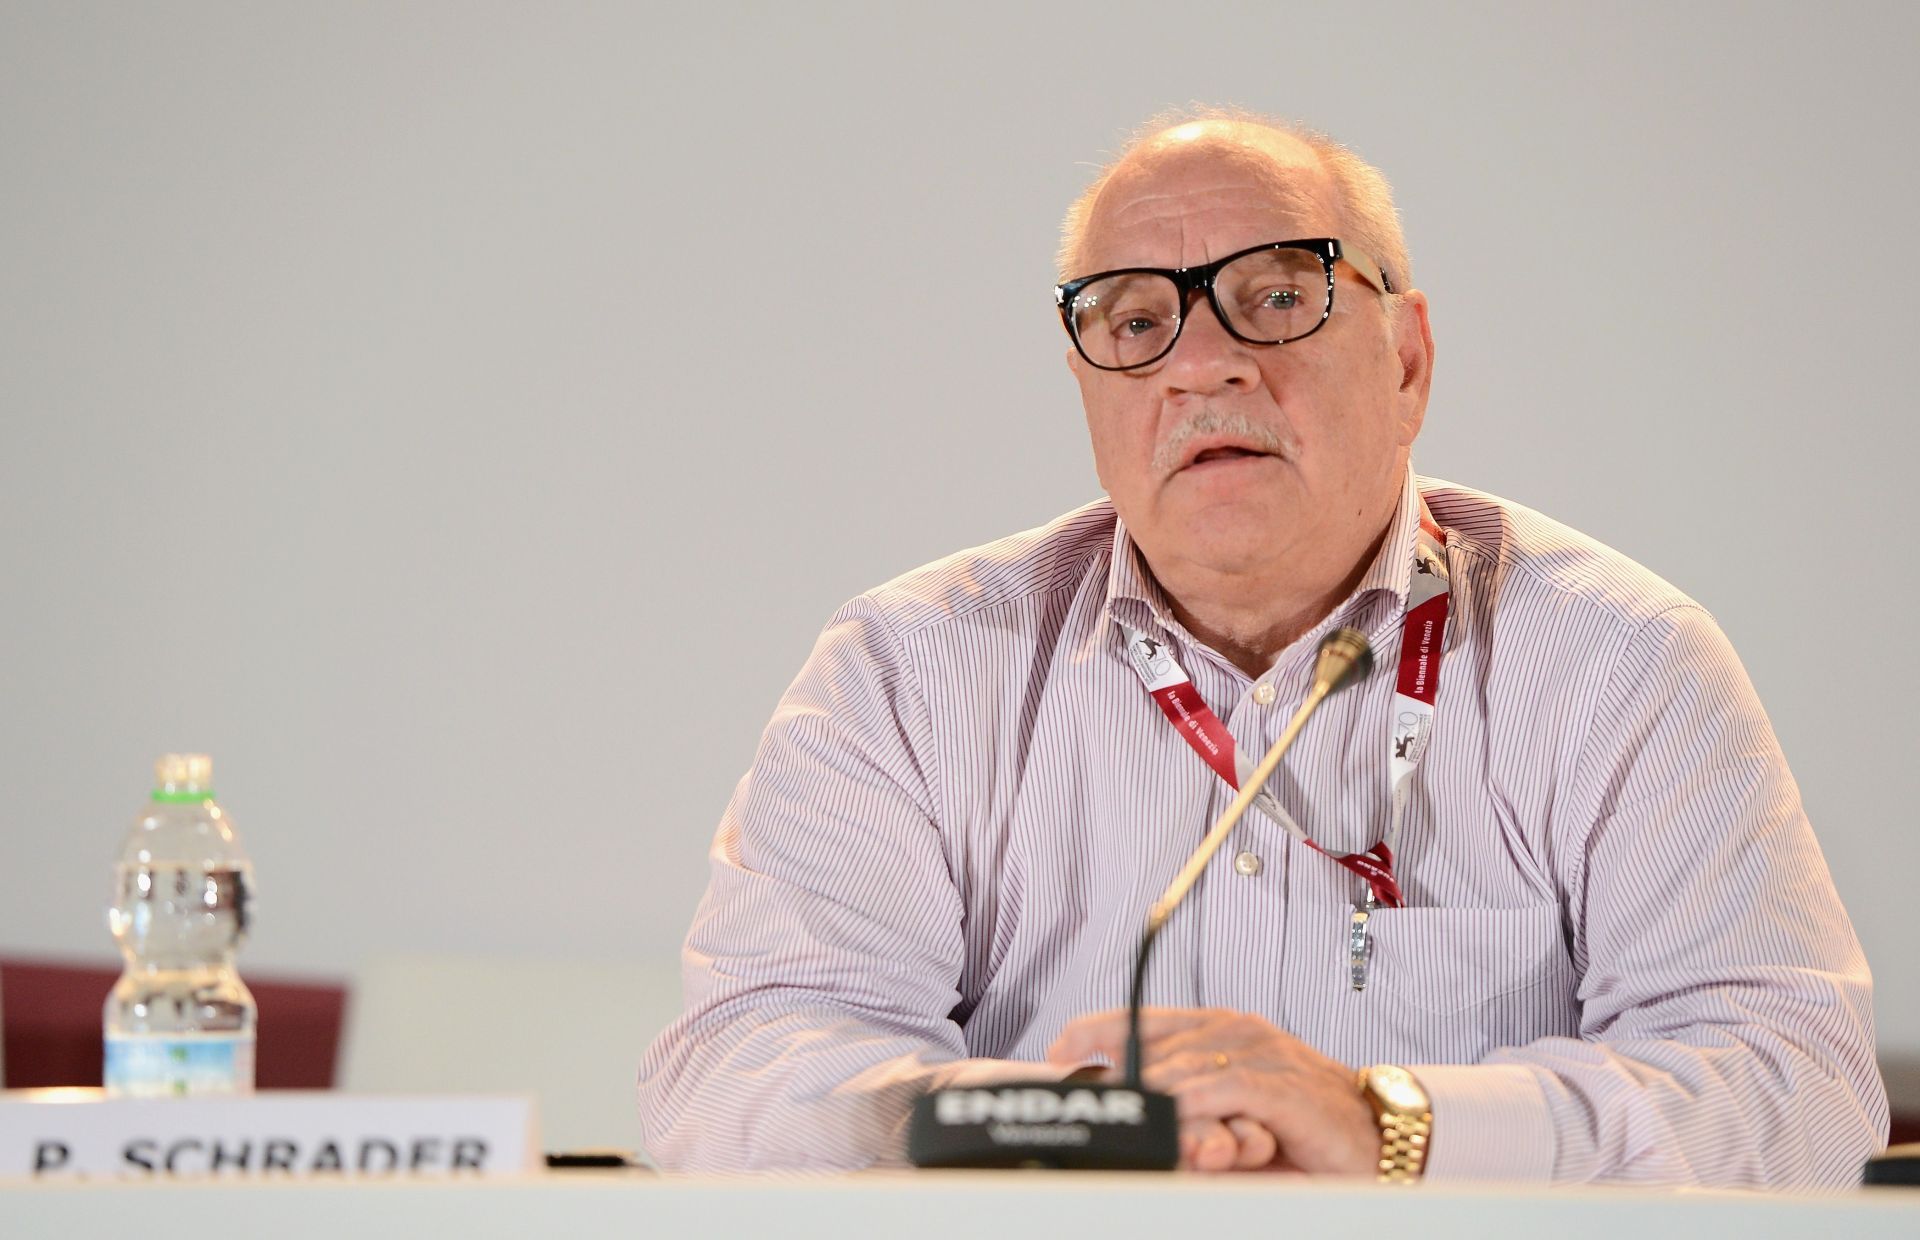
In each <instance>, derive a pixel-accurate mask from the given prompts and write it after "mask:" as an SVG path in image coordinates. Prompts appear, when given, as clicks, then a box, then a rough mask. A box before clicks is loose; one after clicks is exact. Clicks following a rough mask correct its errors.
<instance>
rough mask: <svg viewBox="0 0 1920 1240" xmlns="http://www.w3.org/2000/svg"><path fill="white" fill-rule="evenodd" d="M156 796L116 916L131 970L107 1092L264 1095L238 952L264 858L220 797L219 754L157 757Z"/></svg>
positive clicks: (139, 832)
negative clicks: (258, 859) (246, 845)
mask: <svg viewBox="0 0 1920 1240" xmlns="http://www.w3.org/2000/svg"><path fill="white" fill-rule="evenodd" d="M154 776H155V781H156V782H155V787H154V790H153V803H152V805H150V806H149V807H148V808H147V812H146V813H145V814H143V815H141V817H140V819H139V821H137V822H135V823H134V824H133V830H132V831H130V832H128V833H127V839H126V843H125V844H124V845H122V846H121V849H120V862H119V866H118V868H117V869H116V871H115V876H114V878H115V881H114V894H113V905H112V907H111V908H110V909H109V910H108V914H107V923H108V925H109V926H110V927H111V928H112V930H113V937H114V939H115V940H117V941H118V942H119V944H120V953H121V955H123V956H125V957H126V960H127V967H126V971H125V972H124V973H122V974H121V975H120V981H119V982H118V983H117V984H116V985H115V986H114V988H113V993H112V994H110V995H108V996H107V1007H106V1013H105V1020H104V1023H105V1032H106V1047H107V1056H106V1070H105V1073H104V1076H105V1081H106V1087H107V1095H108V1096H109V1097H120V1098H176V1097H192V1096H198V1095H204V1094H244V1093H251V1092H253V1050H254V1025H255V1021H256V1018H257V1009H256V1008H255V1006H254V1002H253V995H252V994H250V993H249V992H248V990H247V988H246V986H245V984H244V983H242V982H241V981H240V975H239V974H238V973H235V972H234V970H233V953H234V951H235V949H236V948H238V947H239V946H240V941H241V940H242V939H243V938H245V937H246V933H247V912H248V908H247V905H248V900H249V899H250V897H251V895H252V889H253V866H252V864H251V863H250V862H249V861H248V860H247V857H246V854H245V853H244V852H242V851H241V849H240V841H239V840H237V839H236V838H234V834H233V823H232V822H231V821H229V819H228V818H227V815H226V811H224V810H222V809H221V808H220V807H219V806H218V805H217V804H215V803H214V799H213V760H212V759H211V758H209V757H207V755H205V754H197V753H189V754H178V753H170V754H168V755H167V756H165V757H164V758H161V759H160V760H159V761H158V762H156V763H154Z"/></svg>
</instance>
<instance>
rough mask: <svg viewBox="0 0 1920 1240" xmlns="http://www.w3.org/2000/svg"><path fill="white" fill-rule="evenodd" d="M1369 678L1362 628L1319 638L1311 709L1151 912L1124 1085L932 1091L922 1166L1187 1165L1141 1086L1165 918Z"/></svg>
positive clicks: (918, 1124) (1172, 1127)
mask: <svg viewBox="0 0 1920 1240" xmlns="http://www.w3.org/2000/svg"><path fill="white" fill-rule="evenodd" d="M1372 670H1373V651H1372V649H1371V648H1370V647H1369V646H1368V645H1367V639H1366V638H1365V637H1364V636H1363V635H1362V634H1361V633H1359V632H1358V631H1357V630H1355V629H1336V630H1334V631H1333V632H1332V633H1329V634H1327V636H1326V637H1325V638H1324V639H1322V640H1321V642H1320V654H1319V658H1318V660H1317V661H1316V662H1315V664H1314V669H1313V687H1312V688H1311V689H1309V690H1308V691H1307V699H1306V701H1304V702H1302V703H1301V704H1300V709H1299V710H1298V711H1295V712H1294V716H1293V718H1292V719H1291V720H1289V721H1288V723H1287V727H1286V730H1285V731H1283V732H1282V733H1281V734H1280V737H1279V739H1278V740H1276V741H1274V742H1273V747H1272V748H1271V749H1269V750H1267V756H1266V757H1264V758H1262V759H1261V760H1260V765H1259V766H1257V767H1255V768H1254V771H1253V774H1252V776H1251V777H1250V778H1248V780H1247V781H1246V783H1245V784H1244V785H1243V786H1242V787H1241V788H1240V792H1239V795H1237V796H1235V797H1234V798H1233V803H1232V804H1231V805H1229V806H1227V809H1226V812H1225V813H1223V814H1221V815H1220V820H1219V821H1218V822H1216V823H1214V824H1213V829H1212V830H1210V831H1208V832H1207V835H1206V838H1205V839H1203V840H1201V841H1200V847H1198V848H1196V849H1194V851H1193V855H1192V856H1191V857H1189V858H1187V863H1186V864H1185V865H1184V866H1182V867H1180V872H1179V873H1178V874H1176V875H1174V879H1173V882H1171V883H1169V884H1168V885H1167V889H1166V891H1165V892H1164V893H1162V895H1161V896H1160V898H1159V899H1158V900H1155V901H1154V902H1153V907H1152V908H1151V909H1149V910H1148V912H1147V926H1146V930H1145V931H1144V932H1143V933H1142V934H1141V936H1140V951H1139V954H1138V955H1137V956H1136V957H1135V958H1134V964H1133V984H1132V986H1131V987H1130V988H1129V991H1128V998H1127V1062H1126V1073H1125V1080H1124V1082H1123V1083H1122V1084H1119V1085H1110V1084H1105V1083H1100V1082H1093V1081H1075V1080H1066V1081H1035V1082H1031V1083H1018V1084H1006V1085H998V1086H989V1087H984V1088H953V1089H939V1090H935V1091H933V1092H932V1093H929V1094H927V1095H926V1096H924V1097H922V1098H921V1099H919V1100H918V1101H917V1102H915V1103H914V1107H913V1117H912V1122H911V1124H910V1126H909V1128H908V1136H907V1157H908V1158H909V1159H911V1160H912V1161H913V1163H914V1165H915V1166H919V1167H1062V1168H1082V1169H1098V1170H1106V1171H1117V1170H1127V1171H1134V1170H1138V1171H1164V1170H1167V1169H1169V1168H1171V1167H1173V1166H1174V1164H1175V1163H1177V1162H1179V1161H1180V1120H1179V1115H1178V1112H1177V1111H1176V1109H1175V1106H1174V1101H1173V1098H1172V1097H1171V1096H1169V1095H1167V1094H1156V1093H1149V1092H1148V1091H1147V1090H1146V1089H1144V1088H1142V1086H1141V1082H1140V1002H1141V995H1142V992H1143V990H1144V988H1145V985H1146V978H1147V957H1148V956H1149V955H1150V954H1151V953H1152V951H1153V943H1154V940H1155V939H1156V938H1158V937H1159V935H1160V931H1161V928H1162V927H1164V926H1165V925H1166V924H1167V919H1168V918H1169V917H1171V916H1173V911H1174V910H1175V909H1176V908H1178V907H1180V902H1181V901H1182V900H1184V899H1186V897H1187V893H1188V892H1189V891H1191V890H1192V889H1193V885H1194V883H1195V882H1196V881H1198V880H1199V878H1200V874H1201V872H1202V871H1203V870H1205V869H1206V868H1207V862H1208V861H1210V860H1212V859H1213V855H1214V854H1215V853H1216V852H1219V851H1220V846H1221V845H1222V844H1224V843H1226V841H1227V837H1228V836H1229V835H1232V834H1233V828H1234V827H1235V826H1236V825H1237V824H1238V823H1239V821H1240V818H1241V816H1242V815H1244V814H1245V813H1246V812H1247V809H1248V807H1249V806H1251V805H1252V804H1253V801H1254V798H1255V797H1256V796H1258V795H1259V793H1260V789H1261V788H1262V787H1263V786H1264V785H1265V784H1266V782H1267V780H1268V779H1269V778H1271V777H1272V775H1273V773H1274V771H1276V770H1278V769H1279V767H1280V759H1282V758H1283V757H1285V756H1286V753H1287V750H1288V749H1289V748H1291V747H1292V745H1293V742H1294V740H1295V739H1296V738H1297V737H1298V736H1299V735H1300V730H1301V729H1302V728H1304V727H1306V724H1307V720H1308V719H1309V718H1311V717H1312V716H1313V712H1314V711H1316V710H1318V709H1319V707H1320V704H1321V703H1322V702H1324V701H1326V700H1327V699H1328V698H1330V697H1332V696H1333V695H1334V694H1336V693H1338V692H1339V691H1340V690H1342V689H1344V688H1346V687H1347V686H1348V685H1351V684H1354V683H1355V682H1357V681H1360V680H1363V679H1365V677H1366V675H1367V673H1368V672H1370V671H1372Z"/></svg>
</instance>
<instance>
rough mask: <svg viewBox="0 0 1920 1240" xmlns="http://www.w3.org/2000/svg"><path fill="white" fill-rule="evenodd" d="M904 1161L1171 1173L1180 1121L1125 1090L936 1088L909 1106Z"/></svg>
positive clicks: (1079, 1085)
mask: <svg viewBox="0 0 1920 1240" xmlns="http://www.w3.org/2000/svg"><path fill="white" fill-rule="evenodd" d="M907 1157H908V1158H909V1159H910V1160H912V1162H913V1165H914V1166H916V1167H994V1168H1006V1167H1053V1168H1062V1169H1071V1170H1081V1171H1170V1170H1172V1169H1173V1167H1174V1165H1175V1164H1176V1163H1178V1162H1179V1161H1180V1120H1179V1116H1178V1114H1177V1112H1176V1111H1175V1109H1174V1104H1173V1099H1172V1098H1171V1097H1170V1096H1168V1095H1166V1094H1154V1093H1148V1092H1146V1091H1145V1090H1141V1089H1134V1088H1131V1087H1129V1086H1126V1085H1106V1084H1098V1083H1094V1082H1085V1081H1033V1082H1015V1083H1010V1084H1006V1085H994V1086H989V1087H986V1088H980V1089H940V1090H935V1091H934V1092H933V1093H930V1094H928V1095H926V1096H925V1097H923V1098H921V1099H919V1100H918V1101H917V1102H915V1103H914V1104H913V1119H912V1122H911V1124H910V1126H909V1128H908V1130H907Z"/></svg>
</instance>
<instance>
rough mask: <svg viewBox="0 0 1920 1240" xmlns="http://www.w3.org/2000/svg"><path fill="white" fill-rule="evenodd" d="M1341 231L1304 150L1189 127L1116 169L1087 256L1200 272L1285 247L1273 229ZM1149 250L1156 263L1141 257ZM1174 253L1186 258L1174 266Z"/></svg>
mask: <svg viewBox="0 0 1920 1240" xmlns="http://www.w3.org/2000/svg"><path fill="white" fill-rule="evenodd" d="M1337 227H1338V213H1337V208H1336V207H1335V205H1334V195H1333V192H1332V185H1331V182H1330V180H1329V178H1328V176H1327V173H1326V170H1325V168H1324V167H1322V165H1321V163H1320V159H1319V156H1318V155H1317V154H1316V153H1315V152H1314V150H1313V148H1311V147H1309V146H1308V145H1307V144H1306V143H1304V142H1301V141H1300V140H1299V139H1297V138H1295V137H1293V136H1292V135H1291V134H1285V133H1280V132H1278V131H1276V130H1271V129H1266V128H1264V127H1254V128H1251V129H1250V128H1249V127H1233V128H1217V127H1212V126H1207V125H1205V124H1199V125H1183V126H1180V127H1179V128H1176V129H1172V130H1168V131H1167V132H1165V133H1163V134H1158V135H1156V136H1154V137H1153V138H1150V139H1148V140H1147V141H1145V142H1143V143H1141V144H1140V145H1139V146H1138V147H1136V148H1135V149H1134V150H1133V151H1132V152H1130V153H1129V154H1128V156H1127V157H1126V158H1125V159H1124V160H1122V161H1121V163H1120V164H1119V165H1118V166H1116V167H1115V168H1114V170H1113V172H1112V174H1111V175H1110V176H1109V177H1108V178H1107V180H1106V183H1105V184H1104V185H1103V186H1102V187H1101V190H1100V193H1099V196H1098V198H1097V199H1096V200H1095V202H1094V204H1093V210H1092V212H1091V213H1090V215H1089V217H1088V221H1087V231H1086V234H1085V244H1084V246H1083V249H1082V255H1083V257H1084V258H1085V259H1087V260H1089V261H1090V262H1091V263H1093V265H1095V266H1111V265H1115V264H1123V265H1124V264H1128V263H1134V262H1138V263H1142V264H1148V265H1160V264H1161V263H1165V262H1175V261H1178V262H1181V263H1186V262H1197V261H1204V260H1205V259H1206V258H1210V257H1218V255H1219V254H1221V253H1227V252H1230V250H1231V249H1234V248H1244V246H1246V245H1255V244H1259V243H1260V242H1261V241H1272V240H1280V239H1281V238H1280V237H1279V236H1278V235H1275V236H1267V235H1265V234H1266V232H1268V231H1272V230H1274V229H1278V230H1279V231H1280V232H1286V233H1288V234H1289V235H1302V236H1304V235H1319V234H1321V233H1325V232H1332V231H1334V230H1336V229H1337ZM1299 229H1304V230H1305V231H1296V230H1299ZM1256 233H1257V234H1260V235H1257V236H1256V235H1254V234H1256ZM1143 247H1144V248H1145V249H1150V250H1154V251H1157V252H1158V254H1157V259H1150V258H1149V256H1148V255H1147V254H1145V253H1135V252H1134V251H1140V250H1142V248H1143ZM1169 247H1177V248H1178V249H1179V251H1180V253H1181V258H1180V259H1178V260H1175V259H1172V258H1170V257H1168V251H1169Z"/></svg>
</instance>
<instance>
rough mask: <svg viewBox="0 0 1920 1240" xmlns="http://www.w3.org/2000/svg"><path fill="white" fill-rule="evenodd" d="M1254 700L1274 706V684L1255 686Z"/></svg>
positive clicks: (1269, 682)
mask: <svg viewBox="0 0 1920 1240" xmlns="http://www.w3.org/2000/svg"><path fill="white" fill-rule="evenodd" d="M1253 700H1254V701H1256V702H1258V703H1260V705H1262V706H1271V705H1273V682H1272V681H1271V680H1263V681H1261V682H1260V683H1259V684H1257V685H1255V686H1254V687H1253ZM1240 855H1241V856H1243V857H1244V856H1246V855H1247V854H1245V853H1241V854H1240ZM1256 864H1258V863H1256Z"/></svg>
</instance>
